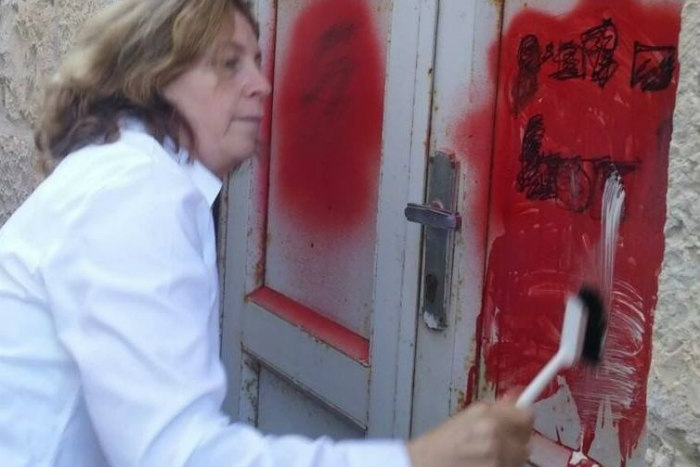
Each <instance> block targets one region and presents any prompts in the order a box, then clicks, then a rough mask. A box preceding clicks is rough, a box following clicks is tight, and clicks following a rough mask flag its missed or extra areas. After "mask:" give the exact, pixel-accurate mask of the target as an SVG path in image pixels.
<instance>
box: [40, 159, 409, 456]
mask: <svg viewBox="0 0 700 467" xmlns="http://www.w3.org/2000/svg"><path fill="white" fill-rule="evenodd" d="M63 217H64V218H66V219H67V220H66V221H65V222H66V225H67V227H65V228H63V229H62V231H61V232H58V233H57V235H58V236H59V238H58V239H57V240H56V244H55V247H54V248H52V250H51V252H50V253H49V254H48V255H47V257H46V259H45V261H44V264H43V267H42V270H43V276H44V281H45V284H46V289H47V294H48V297H49V304H50V308H51V312H52V314H53V316H54V321H55V325H56V331H57V334H58V338H59V340H60V341H61V342H62V343H63V345H64V346H65V348H66V349H67V351H68V352H69V354H70V355H71V356H72V358H73V360H74V361H75V364H76V366H77V369H78V372H79V375H80V381H81V385H82V389H83V393H84V397H85V401H86V405H87V408H88V412H89V415H90V418H91V421H92V423H93V427H94V429H95V432H96V434H97V436H98V439H99V441H100V444H101V446H102V449H103V451H104V453H105V455H106V457H107V459H108V460H109V462H110V463H111V464H112V465H114V466H118V467H141V466H143V467H146V466H148V467H163V466H168V467H176V466H193V467H194V466H197V467H203V466H206V467H217V466H222V467H224V466H236V467H258V466H260V467H263V466H269V467H273V466H285V467H291V466H298V467H322V466H328V467H341V466H348V467H354V466H358V467H359V466H377V467H380V466H381V467H388V466H396V467H403V466H408V465H409V460H408V455H407V452H406V448H405V445H404V444H403V443H402V442H399V441H346V442H337V443H336V442H333V441H331V440H329V439H327V438H321V439H318V440H309V439H306V438H302V437H298V436H282V437H271V436H263V435H261V434H260V433H259V432H258V431H257V430H255V429H253V428H251V427H249V426H246V425H243V424H237V423H234V424H231V423H230V422H229V420H228V419H227V417H226V416H225V415H224V414H223V413H222V412H221V410H220V407H221V402H222V400H223V397H224V395H225V378H224V373H223V367H222V365H221V362H220V361H219V358H218V322H216V320H218V313H217V310H216V308H217V307H216V294H217V283H216V274H215V266H214V265H212V264H211V262H212V261H211V260H210V259H209V258H210V256H211V257H214V256H215V255H213V254H211V255H209V254H208V252H207V251H206V249H207V242H209V243H211V245H213V240H212V238H209V237H213V228H212V225H211V223H212V220H211V213H210V210H209V206H208V204H207V202H206V201H205V200H204V198H203V197H202V195H201V194H200V193H199V191H198V190H197V189H196V188H195V187H194V186H192V185H191V183H189V180H188V179H187V177H186V176H181V177H179V178H178V177H174V176H173V174H172V173H167V171H164V170H163V168H162V167H158V166H155V165H154V164H152V163H144V164H142V165H140V166H138V167H135V168H133V169H131V170H129V171H127V172H125V173H123V174H121V175H115V176H114V177H111V178H109V179H107V180H105V181H104V182H103V183H102V186H101V188H100V189H97V190H94V192H93V193H92V194H90V195H89V196H86V197H85V199H84V200H82V201H80V203H78V205H76V206H73V207H71V208H70V209H69V210H68V211H67V212H66V213H65V214H64V216H63ZM59 230H61V229H59ZM212 271H213V272H212Z"/></svg>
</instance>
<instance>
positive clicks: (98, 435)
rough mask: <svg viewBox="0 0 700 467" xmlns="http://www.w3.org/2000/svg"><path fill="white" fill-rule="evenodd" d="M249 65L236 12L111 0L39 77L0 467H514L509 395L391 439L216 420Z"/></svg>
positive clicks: (13, 294)
mask: <svg viewBox="0 0 700 467" xmlns="http://www.w3.org/2000/svg"><path fill="white" fill-rule="evenodd" d="M259 62H260V51H259V48H258V44H257V33H256V26H255V22H254V21H253V19H252V17H251V16H250V13H249V10H248V9H247V8H246V6H245V5H243V4H241V3H240V2H239V1H238V0H122V1H118V2H116V3H115V4H114V5H112V6H110V7H109V8H108V9H106V10H105V11H104V12H103V13H102V14H101V15H100V16H99V17H97V18H96V19H95V20H93V21H92V22H91V23H90V25H89V27H88V29H87V30H86V32H85V34H84V35H83V37H82V39H81V41H80V42H79V43H78V45H77V46H76V48H75V49H74V51H73V52H72V54H70V55H69V57H68V58H67V59H66V61H65V62H64V64H63V66H62V67H61V68H60V70H59V72H58V73H57V75H56V77H55V78H54V79H53V80H52V82H51V83H50V85H49V88H48V92H47V96H46V100H45V102H44V106H43V113H42V118H41V120H40V122H39V124H38V129H37V145H38V148H39V150H40V152H41V154H42V157H43V162H44V163H45V166H46V167H48V169H49V170H52V169H53V171H52V173H51V175H50V176H49V177H48V178H47V179H46V181H45V182H44V183H43V184H42V185H41V186H40V187H39V188H38V189H37V190H36V191H35V192H34V193H33V194H32V196H31V197H30V198H29V199H28V200H27V201H26V202H25V204H24V205H23V206H22V207H21V208H20V209H19V210H18V211H17V212H16V213H15V215H14V216H13V217H12V218H11V219H10V220H9V221H8V222H7V223H6V225H5V226H4V227H3V229H2V231H0V317H2V318H3V322H4V323H5V326H3V327H2V328H1V329H0V398H1V400H2V401H3V403H2V406H0V465H3V466H8V467H9V466H33V467H36V466H60V465H66V466H68V465H70V466H98V465H100V466H102V465H113V466H115V467H131V466H169V467H174V466H184V465H192V466H229V465H230V466H263V465H264V466H323V465H327V466H332V467H338V466H344V465H347V466H360V465H362V466H369V465H377V466H390V465H396V466H403V465H409V464H412V465H414V466H424V465H431V466H438V465H478V466H488V465H498V466H507V465H519V464H520V463H522V462H523V461H524V460H525V456H526V452H527V451H526V445H527V442H528V439H529V436H530V432H531V426H532V417H531V415H530V414H529V413H528V412H524V411H520V410H516V409H515V408H513V407H512V404H511V403H510V402H498V403H496V404H493V405H480V406H477V407H473V408H471V409H469V410H466V411H464V412H463V413H461V414H460V415H458V416H456V417H455V418H453V419H452V420H450V421H448V422H447V423H445V424H444V425H443V426H441V427H439V428H438V429H436V430H435V431H433V432H432V433H430V434H428V435H426V436H424V437H421V438H418V439H416V440H414V441H411V442H409V443H407V444H406V443H403V442H400V441H388V440H387V441H353V442H338V443H334V442H332V441H330V440H327V439H324V438H322V439H320V440H316V441H312V440H307V439H303V438H300V437H293V436H286V437H263V436H262V435H261V434H259V433H258V432H257V431H255V430H254V429H252V428H250V427H247V426H244V425H242V424H235V423H233V424H232V423H230V422H229V420H228V419H227V418H226V417H225V416H224V415H223V414H222V412H221V411H220V405H221V402H222V399H223V396H224V393H225V383H224V374H223V370H222V366H221V364H220V362H219V360H218V353H219V352H218V350H219V349H218V322H217V317H218V315H217V300H218V297H217V294H218V291H217V275H216V263H215V248H214V231H213V222H212V218H211V211H210V206H211V203H212V202H213V200H214V198H215V197H216V196H217V194H218V192H219V190H220V188H221V185H222V179H223V178H224V177H225V176H226V175H227V174H228V173H229V172H230V171H232V170H233V169H234V168H236V167H237V166H238V165H239V164H240V163H241V162H242V161H244V160H245V159H247V158H248V157H250V156H251V155H252V154H254V153H255V149H256V141H257V135H258V132H259V131H258V130H259V125H260V120H261V117H262V112H263V104H264V102H265V99H266V98H267V96H268V95H269V93H270V84H269V83H268V81H267V80H266V78H265V76H264V75H263V74H262V73H261V71H260V65H259ZM54 168H55V169H54Z"/></svg>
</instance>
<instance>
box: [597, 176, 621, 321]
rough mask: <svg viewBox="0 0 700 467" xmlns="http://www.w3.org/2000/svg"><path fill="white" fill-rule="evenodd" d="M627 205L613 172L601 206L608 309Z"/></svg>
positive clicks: (603, 283)
mask: <svg viewBox="0 0 700 467" xmlns="http://www.w3.org/2000/svg"><path fill="white" fill-rule="evenodd" d="M624 203H625V189H624V187H623V186H622V178H621V177H620V174H619V173H617V171H613V172H612V173H611V174H610V175H609V176H608V179H607V180H606V182H605V190H604V191H603V202H602V204H601V211H602V212H601V219H602V224H603V228H602V231H601V236H602V238H601V242H600V244H601V246H602V248H603V251H602V256H603V258H602V261H601V267H602V271H601V276H600V277H601V278H602V289H603V290H602V293H603V299H604V300H605V302H606V305H607V309H610V305H611V304H612V286H613V274H614V266H615V252H616V251H617V240H618V238H619V235H620V220H621V219H622V209H623V207H624Z"/></svg>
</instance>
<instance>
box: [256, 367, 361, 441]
mask: <svg viewBox="0 0 700 467" xmlns="http://www.w3.org/2000/svg"><path fill="white" fill-rule="evenodd" d="M315 402H316V401H315V400H314V399H313V398H311V399H310V398H309V397H308V395H307V394H304V393H303V392H301V391H300V390H299V388H298V387H297V386H296V385H295V384H293V383H290V382H289V381H288V380H285V379H284V378H281V377H279V376H278V375H276V374H275V373H273V372H271V371H268V370H266V369H263V370H262V371H261V372H260V394H259V396H258V403H259V407H260V411H259V414H258V426H259V427H260V429H261V430H263V431H265V433H269V434H273V435H286V434H293V435H302V436H308V437H311V438H318V437H320V436H329V437H331V438H333V439H336V440H338V439H352V438H363V437H364V436H365V431H364V430H362V429H360V428H358V426H357V425H355V424H353V423H350V422H348V421H347V420H346V419H344V418H343V417H340V416H338V415H337V414H336V413H335V412H334V411H333V410H329V409H327V408H326V407H324V406H323V404H319V403H317V402H316V403H315Z"/></svg>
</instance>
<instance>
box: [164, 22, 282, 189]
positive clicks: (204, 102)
mask: <svg viewBox="0 0 700 467" xmlns="http://www.w3.org/2000/svg"><path fill="white" fill-rule="evenodd" d="M233 20H234V28H233V33H231V32H230V29H228V30H227V29H226V28H224V31H225V32H222V34H225V37H222V39H223V41H222V42H223V45H222V46H220V47H211V49H210V50H209V51H208V52H207V53H206V54H205V56H204V57H202V58H201V59H200V60H199V61H197V62H196V63H195V64H194V66H193V67H192V68H190V69H189V70H188V71H186V72H185V73H183V74H182V75H180V76H179V77H178V78H177V79H176V80H175V81H173V82H172V83H170V84H169V85H168V86H167V87H166V89H165V92H164V94H165V97H166V99H167V100H168V101H169V102H170V103H171V104H172V105H174V106H175V108H177V109H178V110H179V111H180V113H181V114H182V115H183V116H184V117H185V119H186V120H187V122H188V123H189V124H190V126H191V127H192V130H193V132H194V137H195V141H194V142H189V144H188V142H185V143H184V144H185V146H186V147H187V148H188V149H189V150H190V152H191V154H192V156H193V157H194V158H196V159H198V160H199V161H200V162H201V163H202V164H204V166H206V167H207V168H208V169H209V170H211V171H212V172H214V173H215V174H216V175H218V176H219V177H221V178H223V177H225V176H226V175H227V174H228V173H229V172H231V170H233V169H234V168H236V167H237V166H238V165H239V164H240V163H241V162H243V161H244V160H245V159H247V158H248V157H250V156H251V155H253V154H255V152H256V149H257V144H258V136H259V132H260V123H261V120H262V116H263V108H264V103H265V99H266V98H267V96H268V95H269V94H270V90H271V89H270V83H269V82H268V80H267V78H266V77H265V76H264V75H263V74H262V72H261V70H260V48H259V47H258V40H257V36H256V34H255V31H254V30H253V27H252V26H251V25H250V23H249V22H248V20H247V19H246V18H245V17H244V16H243V15H241V14H240V13H238V12H236V13H235V14H234V18H233Z"/></svg>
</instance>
